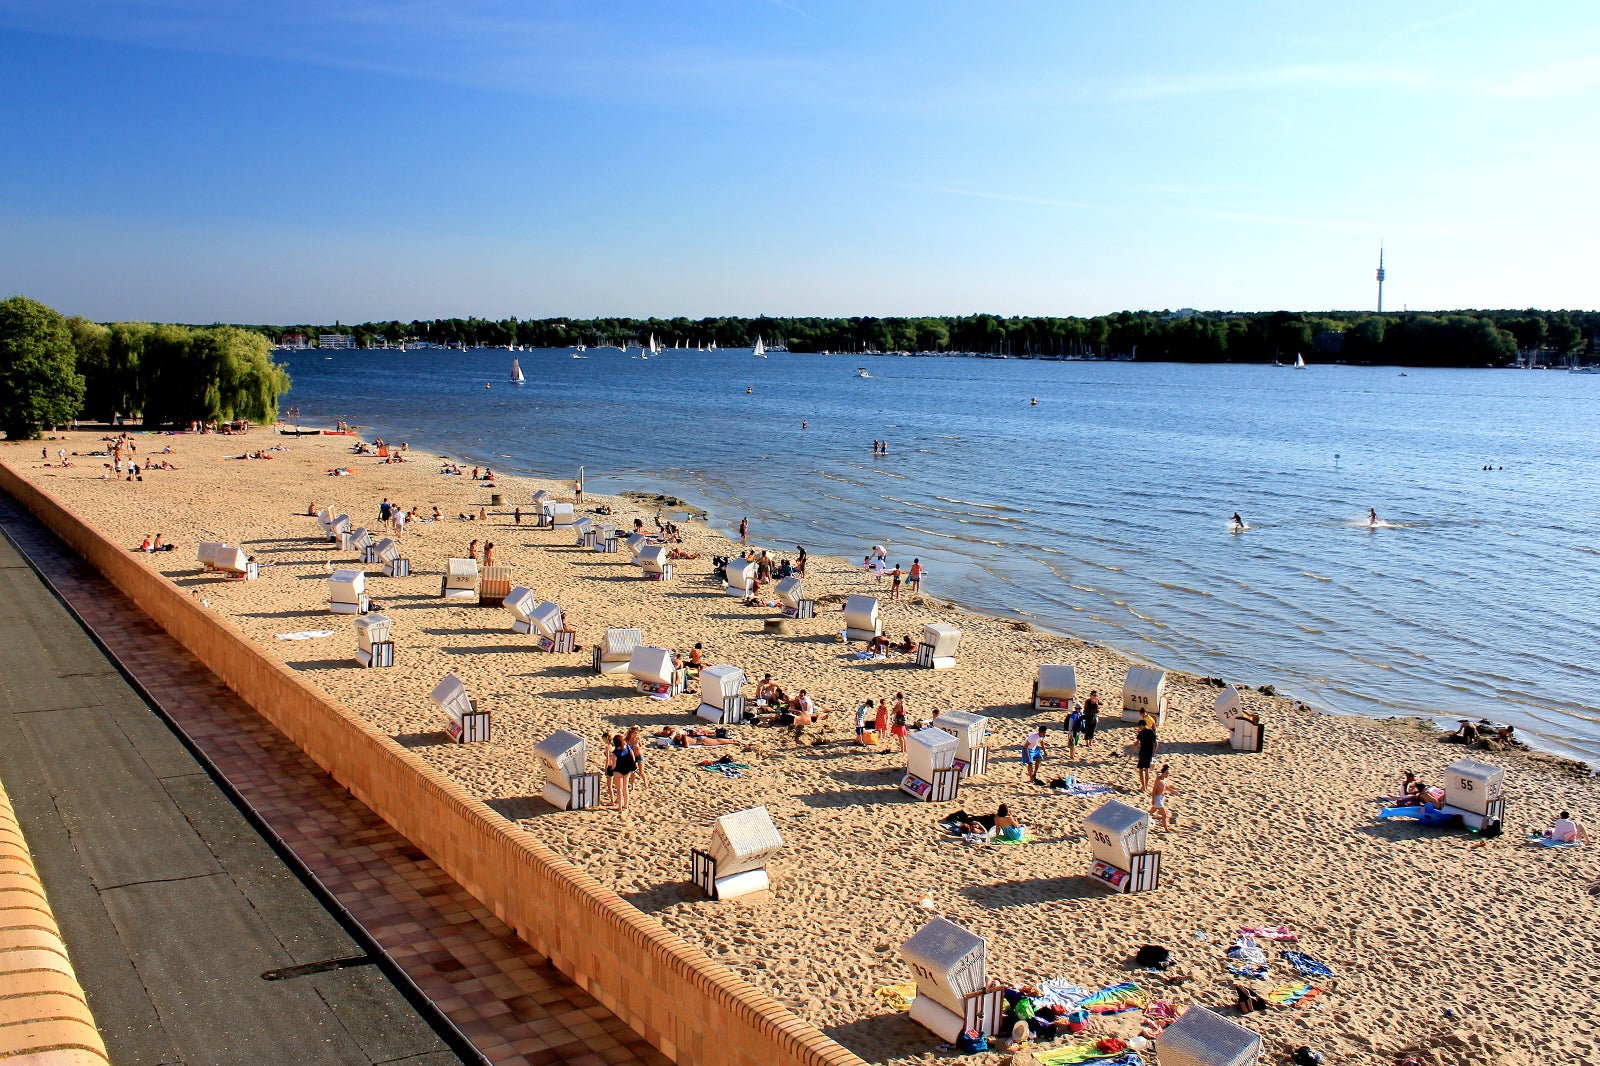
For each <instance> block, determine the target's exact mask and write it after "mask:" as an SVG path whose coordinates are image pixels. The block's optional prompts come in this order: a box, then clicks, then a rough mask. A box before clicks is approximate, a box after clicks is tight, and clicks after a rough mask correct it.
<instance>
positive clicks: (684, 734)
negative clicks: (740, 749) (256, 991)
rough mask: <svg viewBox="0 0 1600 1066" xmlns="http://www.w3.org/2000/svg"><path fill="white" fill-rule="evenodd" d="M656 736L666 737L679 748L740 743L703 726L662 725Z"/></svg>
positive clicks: (714, 746)
mask: <svg viewBox="0 0 1600 1066" xmlns="http://www.w3.org/2000/svg"><path fill="white" fill-rule="evenodd" d="M656 736H658V737H666V738H667V739H668V740H670V741H672V744H673V746H674V747H678V748H716V747H724V746H726V745H729V744H734V745H736V744H738V743H739V742H738V741H737V740H734V739H733V738H732V737H719V736H717V735H716V734H715V733H713V732H712V731H711V730H709V729H706V728H705V727H703V726H694V727H692V728H689V729H683V728H681V727H679V726H673V725H667V726H662V727H661V731H660V732H659V733H657V734H656Z"/></svg>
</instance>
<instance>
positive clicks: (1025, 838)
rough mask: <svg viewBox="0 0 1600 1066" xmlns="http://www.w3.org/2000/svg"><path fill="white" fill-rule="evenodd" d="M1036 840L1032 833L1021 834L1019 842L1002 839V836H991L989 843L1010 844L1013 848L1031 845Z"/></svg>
mask: <svg viewBox="0 0 1600 1066" xmlns="http://www.w3.org/2000/svg"><path fill="white" fill-rule="evenodd" d="M1038 839H1039V838H1038V837H1036V836H1034V835H1033V834H1032V833H1027V832H1025V833H1023V834H1022V839H1021V840H1007V839H1006V838H1005V837H1002V836H992V837H990V838H989V843H991V844H1011V845H1013V846H1015V845H1017V844H1032V843H1033V842H1034V841H1035V840H1038Z"/></svg>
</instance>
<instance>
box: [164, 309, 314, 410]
mask: <svg viewBox="0 0 1600 1066" xmlns="http://www.w3.org/2000/svg"><path fill="white" fill-rule="evenodd" d="M137 380H138V392H139V394H140V396H141V397H142V399H143V404H142V410H143V414H144V422H145V424H146V425H147V426H179V425H187V424H188V423H190V422H196V421H199V422H216V421H228V420H231V419H236V418H242V419H246V420H248V421H251V422H271V421H273V420H274V419H276V418H277V417H278V397H280V396H282V395H283V394H284V393H285V392H287V391H289V374H288V372H287V371H285V370H284V369H283V367H281V366H279V365H278V364H276V363H274V362H273V361H272V350H271V347H270V346H269V345H268V343H267V339H266V338H265V337H263V336H262V335H261V334H259V333H254V332H251V331H249V330H243V329H238V328H236V327H234V326H217V327H213V328H210V329H190V328H189V327H187V326H172V325H159V326H153V327H150V330H149V332H148V333H146V334H145V336H144V343H143V349H142V352H141V354H140V359H139V364H138V372H137Z"/></svg>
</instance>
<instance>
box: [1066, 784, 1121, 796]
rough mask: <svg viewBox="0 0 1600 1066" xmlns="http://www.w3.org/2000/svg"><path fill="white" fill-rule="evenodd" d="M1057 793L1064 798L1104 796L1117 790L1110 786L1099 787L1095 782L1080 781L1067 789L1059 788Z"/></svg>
mask: <svg viewBox="0 0 1600 1066" xmlns="http://www.w3.org/2000/svg"><path fill="white" fill-rule="evenodd" d="M1056 791H1057V792H1058V793H1060V794H1061V795H1063V796H1078V797H1083V796H1104V795H1107V794H1109V793H1112V792H1115V791H1116V789H1114V788H1112V787H1111V786H1110V785H1097V784H1095V783H1094V782H1093V781H1079V782H1078V783H1077V784H1075V785H1068V786H1067V787H1066V788H1058V789H1056Z"/></svg>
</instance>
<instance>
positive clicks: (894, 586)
mask: <svg viewBox="0 0 1600 1066" xmlns="http://www.w3.org/2000/svg"><path fill="white" fill-rule="evenodd" d="M905 575H906V572H905V571H904V570H902V569H900V564H899V563H895V564H894V569H893V570H891V571H889V598H890V599H891V600H898V599H899V598H900V580H901V579H902V578H903V577H905Z"/></svg>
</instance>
